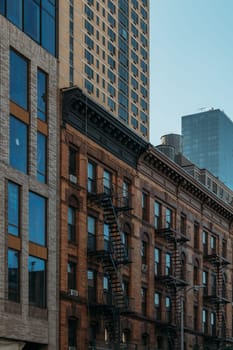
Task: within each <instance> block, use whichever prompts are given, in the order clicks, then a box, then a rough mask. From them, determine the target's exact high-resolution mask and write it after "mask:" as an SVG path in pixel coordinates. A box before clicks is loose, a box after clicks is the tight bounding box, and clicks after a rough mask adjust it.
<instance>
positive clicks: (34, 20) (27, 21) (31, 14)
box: [24, 0, 40, 42]
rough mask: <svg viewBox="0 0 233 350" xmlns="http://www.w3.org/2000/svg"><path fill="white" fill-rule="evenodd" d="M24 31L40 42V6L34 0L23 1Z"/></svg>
mask: <svg viewBox="0 0 233 350" xmlns="http://www.w3.org/2000/svg"><path fill="white" fill-rule="evenodd" d="M24 31H25V33H27V34H28V35H29V36H30V37H31V38H32V39H34V40H35V41H37V42H40V5H39V4H38V3H37V2H36V1H35V0H24Z"/></svg>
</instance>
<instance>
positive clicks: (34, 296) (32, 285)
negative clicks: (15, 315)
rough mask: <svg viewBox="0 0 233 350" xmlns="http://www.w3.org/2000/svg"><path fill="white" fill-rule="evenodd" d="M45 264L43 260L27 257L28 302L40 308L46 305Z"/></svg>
mask: <svg viewBox="0 0 233 350" xmlns="http://www.w3.org/2000/svg"><path fill="white" fill-rule="evenodd" d="M45 266H46V264H45V260H42V259H39V258H36V257H34V256H29V257H28V271H29V303H30V304H31V305H33V306H37V307H40V308H45V307H46V267H45Z"/></svg>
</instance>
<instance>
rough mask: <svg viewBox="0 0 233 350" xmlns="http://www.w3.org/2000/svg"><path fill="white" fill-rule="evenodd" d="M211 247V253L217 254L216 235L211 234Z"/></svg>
mask: <svg viewBox="0 0 233 350" xmlns="http://www.w3.org/2000/svg"><path fill="white" fill-rule="evenodd" d="M210 249H211V254H216V237H215V236H210Z"/></svg>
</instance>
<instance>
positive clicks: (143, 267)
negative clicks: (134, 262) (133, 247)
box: [142, 264, 148, 272]
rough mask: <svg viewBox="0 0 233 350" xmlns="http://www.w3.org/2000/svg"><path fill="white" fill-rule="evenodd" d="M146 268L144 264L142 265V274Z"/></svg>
mask: <svg viewBox="0 0 233 350" xmlns="http://www.w3.org/2000/svg"><path fill="white" fill-rule="evenodd" d="M147 269H148V266H147V265H146V264H142V272H147Z"/></svg>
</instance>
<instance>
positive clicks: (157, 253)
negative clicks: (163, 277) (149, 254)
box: [154, 248, 161, 276]
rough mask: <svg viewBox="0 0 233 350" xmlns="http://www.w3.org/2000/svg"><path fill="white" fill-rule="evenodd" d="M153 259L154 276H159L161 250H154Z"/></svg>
mask: <svg viewBox="0 0 233 350" xmlns="http://www.w3.org/2000/svg"><path fill="white" fill-rule="evenodd" d="M154 259H155V276H160V274H161V250H160V249H159V248H155V250H154Z"/></svg>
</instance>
